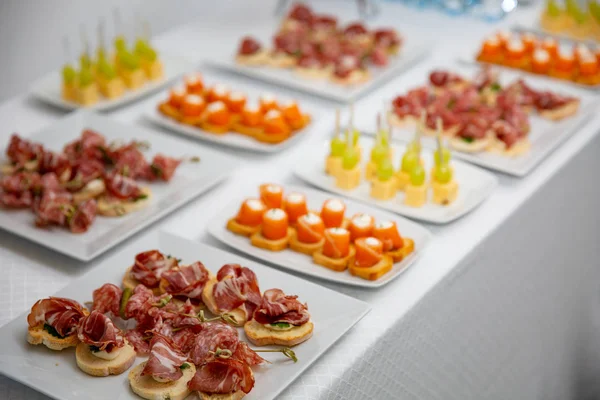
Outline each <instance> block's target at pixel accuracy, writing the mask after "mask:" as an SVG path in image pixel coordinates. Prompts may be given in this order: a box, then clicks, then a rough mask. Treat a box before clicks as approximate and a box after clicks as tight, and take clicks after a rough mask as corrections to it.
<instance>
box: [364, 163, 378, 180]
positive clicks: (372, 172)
mask: <svg viewBox="0 0 600 400" xmlns="http://www.w3.org/2000/svg"><path fill="white" fill-rule="evenodd" d="M375 178H377V164H376V163H374V162H373V161H369V162H368V163H367V165H366V166H365V179H366V180H368V181H373V180H374V179H375Z"/></svg>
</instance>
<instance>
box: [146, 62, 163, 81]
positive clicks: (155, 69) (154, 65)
mask: <svg viewBox="0 0 600 400" xmlns="http://www.w3.org/2000/svg"><path fill="white" fill-rule="evenodd" d="M142 68H143V69H144V72H145V73H146V77H147V78H148V79H150V80H151V81H157V80H159V79H162V77H163V76H164V68H163V64H162V63H161V62H160V60H158V59H156V60H154V61H152V62H148V61H143V62H142Z"/></svg>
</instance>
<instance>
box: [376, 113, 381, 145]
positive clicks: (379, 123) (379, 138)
mask: <svg viewBox="0 0 600 400" xmlns="http://www.w3.org/2000/svg"><path fill="white" fill-rule="evenodd" d="M375 140H376V142H377V144H381V143H382V140H383V138H382V137H381V114H379V113H377V134H376V135H375Z"/></svg>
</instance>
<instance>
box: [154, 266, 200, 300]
mask: <svg viewBox="0 0 600 400" xmlns="http://www.w3.org/2000/svg"><path fill="white" fill-rule="evenodd" d="M162 278H163V279H165V280H166V281H167V282H168V285H167V286H166V287H165V291H166V292H167V293H170V294H172V295H176V296H185V297H189V298H190V299H201V298H202V290H203V289H204V286H205V285H206V282H208V278H209V275H208V270H207V269H206V268H205V267H204V265H203V264H202V263H201V262H199V261H197V262H195V263H193V264H190V265H185V266H180V267H176V268H173V269H170V270H168V271H165V272H164V273H163V274H162Z"/></svg>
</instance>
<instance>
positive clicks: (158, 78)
mask: <svg viewBox="0 0 600 400" xmlns="http://www.w3.org/2000/svg"><path fill="white" fill-rule="evenodd" d="M117 25H118V24H117ZM146 27H147V25H146ZM144 30H145V31H146V32H145V34H144V35H139V36H137V38H136V39H135V40H134V41H133V42H131V43H128V42H127V38H126V37H125V35H123V34H122V33H118V34H117V35H116V37H115V38H114V44H113V46H112V47H113V48H112V49H110V47H109V46H106V44H105V34H104V24H103V22H101V23H100V24H99V25H98V38H97V40H96V42H97V48H96V49H95V51H91V49H90V44H89V42H88V40H87V36H86V33H85V30H83V28H82V43H83V51H82V52H81V54H80V56H79V57H78V60H77V62H76V63H72V61H71V60H72V58H71V52H70V46H69V43H70V42H69V39H68V37H65V39H64V47H65V51H64V52H65V59H66V62H65V64H64V65H63V67H62V69H61V71H60V73H57V72H53V73H50V74H48V75H46V76H45V77H42V78H41V79H39V80H37V81H36V82H34V83H33V85H32V89H31V90H32V94H33V95H34V96H35V97H36V98H38V99H40V100H42V101H44V102H46V103H49V104H51V105H53V106H57V107H60V108H64V109H67V110H73V109H77V108H87V109H93V110H108V109H111V108H116V107H119V106H122V105H125V104H127V103H130V102H133V101H135V100H137V99H140V98H141V97H143V96H146V95H148V94H150V93H152V92H154V91H156V90H158V89H160V88H161V87H163V86H164V85H166V84H167V83H168V82H169V81H170V80H172V79H174V78H175V77H177V76H178V75H180V74H182V73H183V72H184V71H186V70H188V69H189V68H190V67H191V65H190V64H189V63H188V62H186V61H185V60H184V59H181V58H178V57H175V56H172V55H167V54H161V55H159V53H158V52H157V50H156V48H155V47H154V46H153V45H152V44H151V42H150V39H149V32H148V29H147V28H146V29H144Z"/></svg>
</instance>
